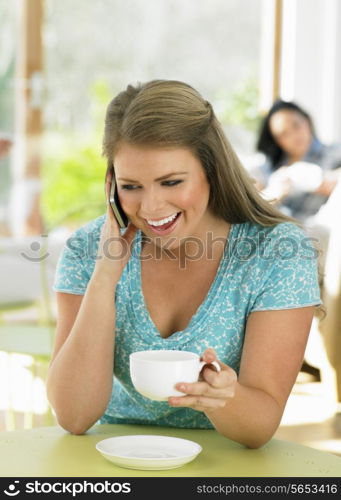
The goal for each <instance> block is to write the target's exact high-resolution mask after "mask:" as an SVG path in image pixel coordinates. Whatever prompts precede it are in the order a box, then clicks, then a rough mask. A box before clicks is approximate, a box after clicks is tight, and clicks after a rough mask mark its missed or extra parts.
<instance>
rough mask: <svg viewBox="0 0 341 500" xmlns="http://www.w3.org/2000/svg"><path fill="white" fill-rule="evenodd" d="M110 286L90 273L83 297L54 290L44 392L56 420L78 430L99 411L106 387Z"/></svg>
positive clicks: (110, 372) (111, 352)
mask: <svg viewBox="0 0 341 500" xmlns="http://www.w3.org/2000/svg"><path fill="white" fill-rule="evenodd" d="M114 297H115V287H114V285H113V284H112V282H111V281H109V280H107V281H106V280H105V279H101V278H100V277H99V276H95V277H93V278H92V279H91V280H90V282H89V284H88V287H87V290H86V293H85V295H84V297H83V296H73V295H70V294H66V293H57V305H58V321H57V329H56V340H55V348H54V353H53V356H52V361H51V364H50V367H49V371H48V379H47V395H48V399H49V401H50V403H51V405H52V406H53V408H54V410H55V412H56V416H57V419H58V422H59V424H60V425H61V426H62V427H63V428H64V429H66V430H67V431H69V432H72V433H74V434H82V433H83V432H85V431H86V430H87V429H88V428H89V427H91V426H92V425H93V424H94V423H95V422H96V421H97V420H98V418H99V417H100V416H101V415H102V414H103V412H104V410H105V408H106V406H107V404H108V401H109V398H110V395H111V390H112V380H113V358H114V339H115V334H114V332H115V307H114Z"/></svg>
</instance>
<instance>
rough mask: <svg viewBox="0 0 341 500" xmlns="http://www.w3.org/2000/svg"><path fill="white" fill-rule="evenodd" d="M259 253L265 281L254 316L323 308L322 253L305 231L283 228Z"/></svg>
mask: <svg viewBox="0 0 341 500" xmlns="http://www.w3.org/2000/svg"><path fill="white" fill-rule="evenodd" d="M259 250H260V252H259V253H260V255H259V256H258V262H259V266H260V267H262V269H261V272H259V273H258V274H259V275H261V276H262V281H261V282H258V283H257V287H256V289H255V290H254V296H255V299H254V301H253V303H252V306H251V310H250V312H254V311H266V310H277V309H278V310H279V309H295V308H298V307H307V306H312V305H316V306H318V305H320V304H321V297H320V287H319V283H318V251H317V250H316V248H315V246H314V244H313V242H312V240H311V239H310V238H309V237H308V236H307V235H306V234H305V233H304V231H303V230H301V229H300V228H299V227H297V226H295V225H294V224H291V223H286V224H280V225H279V226H277V229H276V230H275V231H274V232H273V234H271V238H269V239H268V242H267V244H265V245H263V246H260V247H259Z"/></svg>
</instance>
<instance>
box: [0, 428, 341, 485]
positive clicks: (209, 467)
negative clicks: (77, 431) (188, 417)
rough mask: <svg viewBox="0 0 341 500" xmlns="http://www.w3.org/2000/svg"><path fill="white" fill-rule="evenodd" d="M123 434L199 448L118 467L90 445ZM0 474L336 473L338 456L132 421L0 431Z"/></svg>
mask: <svg viewBox="0 0 341 500" xmlns="http://www.w3.org/2000/svg"><path fill="white" fill-rule="evenodd" d="M129 434H155V435H167V436H174V437H180V438H184V439H190V440H192V441H195V442H197V443H199V444H200V445H201V446H202V448H203V450H202V452H201V453H200V454H199V455H198V457H197V458H196V459H195V460H193V462H190V463H189V464H186V465H184V466H183V467H180V468H178V469H170V470H164V471H140V470H132V469H124V468H121V467H118V466H116V465H114V464H113V463H111V462H109V461H108V460H106V459H105V458H104V457H102V455H101V454H100V453H99V452H98V451H97V450H96V449H95V445H96V443H97V442H98V441H101V440H102V439H106V438H109V437H113V436H122V435H129ZM0 476H1V477H35V476H36V477H39V476H40V477H139V476H143V477H148V476H153V477H165V476H169V477H170V476H175V477H200V476H202V477H304V476H306V477H341V458H339V457H337V456H336V455H332V454H329V453H325V452H322V451H318V450H315V449H313V448H308V447H306V446H302V445H298V444H295V443H291V442H287V441H280V440H277V439H273V440H271V441H270V442H269V443H268V444H266V445H265V446H264V447H262V448H260V449H258V450H250V449H246V448H245V447H243V446H241V445H239V444H237V443H235V442H233V441H230V440H228V439H226V438H224V437H222V436H221V435H220V434H218V433H217V432H216V431H213V430H191V429H170V428H164V427H163V428H162V427H151V426H150V427H149V426H137V425H96V426H93V427H92V428H91V429H90V430H89V431H88V432H87V433H86V434H85V435H82V436H74V435H71V434H68V433H67V432H65V431H64V430H63V429H62V428H61V427H58V426H57V427H41V428H35V429H30V430H20V431H11V432H1V433H0Z"/></svg>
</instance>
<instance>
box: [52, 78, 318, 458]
mask: <svg viewBox="0 0 341 500" xmlns="http://www.w3.org/2000/svg"><path fill="white" fill-rule="evenodd" d="M104 154H105V156H106V157H107V160H108V170H107V175H106V189H107V191H106V192H107V194H108V191H109V188H110V181H111V175H112V172H113V170H114V173H115V177H116V183H117V186H118V196H119V200H120V203H121V206H122V209H123V210H124V212H125V213H126V215H127V216H128V218H129V220H130V223H129V225H128V228H127V229H126V230H122V231H120V230H119V227H118V224H117V222H116V220H115V217H114V215H113V212H112V208H111V206H110V204H108V206H107V213H106V215H103V216H101V217H99V218H97V219H96V220H94V221H91V222H90V223H88V224H86V225H85V226H83V227H81V228H80V229H78V230H77V231H76V232H75V234H74V237H73V238H72V239H71V240H72V241H71V240H70V241H69V243H68V245H67V246H66V247H65V249H64V252H63V254H62V256H61V259H60V262H59V266H58V270H57V275H56V281H55V287H54V289H55V290H56V292H57V304H58V322H57V332H56V341H55V348H54V353H53V357H52V361H51V365H50V368H49V377H48V383H47V391H48V397H49V400H50V402H51V404H52V406H53V407H54V409H55V412H56V415H57V418H58V421H59V423H60V425H61V426H63V427H64V428H65V429H67V430H68V431H70V432H72V433H75V434H82V433H84V432H85V431H86V430H87V429H88V428H89V427H90V426H92V425H93V424H95V423H96V422H97V421H98V420H99V421H100V422H101V423H126V424H136V423H141V424H153V425H160V426H176V427H187V428H215V429H217V431H219V432H220V433H221V434H223V435H224V436H226V437H228V438H230V439H233V440H235V441H238V442H239V443H242V444H244V445H245V446H248V447H252V448H256V447H259V446H262V445H263V444H264V443H266V442H267V441H268V440H269V439H270V438H271V436H272V435H273V434H274V432H275V431H276V429H277V427H278V425H279V423H280V420H281V417H282V413H283V411H284V407H285V404H286V400H287V398H288V396H289V394H290V391H291V389H292V386H293V384H294V382H295V379H296V376H297V374H298V371H299V369H300V366H301V364H302V359H303V353H304V349H305V345H306V342H307V337H308V334H309V329H310V325H311V322H312V318H313V314H314V308H315V306H317V305H319V304H320V297H319V288H318V283H317V272H316V255H315V251H314V249H313V248H312V246H311V245H310V242H309V241H308V240H307V238H306V237H305V235H304V233H303V232H302V230H301V229H299V228H298V227H297V226H296V225H295V224H294V223H292V221H291V220H290V219H289V218H287V217H286V216H284V215H282V214H281V213H280V212H278V211H277V210H276V209H275V208H273V207H272V206H271V205H270V204H269V203H268V202H266V201H265V200H263V198H262V197H261V196H260V195H259V193H258V192H257V190H256V189H255V187H254V185H253V182H252V180H251V179H250V178H249V175H248V174H247V173H246V171H245V170H244V169H243V167H242V166H241V165H240V163H239V161H238V158H237V156H236V155H235V153H234V152H233V150H232V148H231V146H230V145H229V143H228V141H227V139H226V137H225V136H224V133H223V131H222V128H221V126H220V124H219V122H218V120H217V118H216V117H215V115H214V112H213V110H212V107H211V105H210V104H209V103H208V102H207V101H205V100H204V99H203V98H202V97H201V96H200V94H199V93H198V92H197V91H195V90H194V89H193V88H192V87H190V86H189V85H186V84H185V83H182V82H178V81H167V80H155V81H151V82H149V83H146V84H143V85H138V86H136V87H133V86H128V87H127V89H126V90H125V91H124V92H121V93H120V94H119V95H118V96H117V97H116V98H114V99H113V100H112V102H111V103H110V104H109V106H108V110H107V115H106V124H105V132H104ZM146 349H181V350H186V351H193V352H196V353H198V354H200V355H201V356H202V358H203V359H204V360H205V361H208V362H212V361H214V360H216V361H218V362H219V364H220V367H221V371H220V372H216V371H213V370H212V369H210V368H209V367H207V368H205V369H204V370H203V373H202V380H200V381H199V382H197V383H193V384H180V385H179V386H177V387H178V388H179V390H180V391H181V392H183V393H184V396H182V397H176V398H175V397H172V398H169V400H168V401H167V402H161V403H160V402H155V401H151V400H148V399H146V398H144V397H143V396H141V395H140V394H138V393H137V392H136V391H135V389H134V387H133V385H132V382H131V380H130V375H129V354H130V353H131V352H134V351H140V350H146ZM113 353H114V355H113ZM113 373H114V375H115V379H114V381H113Z"/></svg>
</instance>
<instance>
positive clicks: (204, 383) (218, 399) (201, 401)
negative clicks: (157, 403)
mask: <svg viewBox="0 0 341 500" xmlns="http://www.w3.org/2000/svg"><path fill="white" fill-rule="evenodd" d="M202 359H203V361H206V362H207V363H212V362H213V361H216V362H217V363H219V366H220V368H221V371H220V372H217V371H216V370H215V369H214V368H212V365H207V366H205V367H204V368H203V370H202V380H200V381H199V382H194V383H191V384H190V383H179V384H177V385H176V389H177V390H179V391H181V392H183V393H184V395H183V396H179V397H171V398H169V400H168V402H169V404H170V405H171V406H183V407H190V408H193V409H195V410H201V411H206V410H207V411H208V410H212V409H217V408H223V407H224V406H225V405H226V402H227V401H228V400H229V399H230V398H233V397H234V395H235V390H236V382H237V374H236V372H235V371H234V370H233V369H232V368H231V367H229V366H227V365H225V364H224V363H222V362H221V361H219V360H218V359H217V356H216V353H215V351H214V350H213V349H206V351H205V352H204V354H203V356H202Z"/></svg>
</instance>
